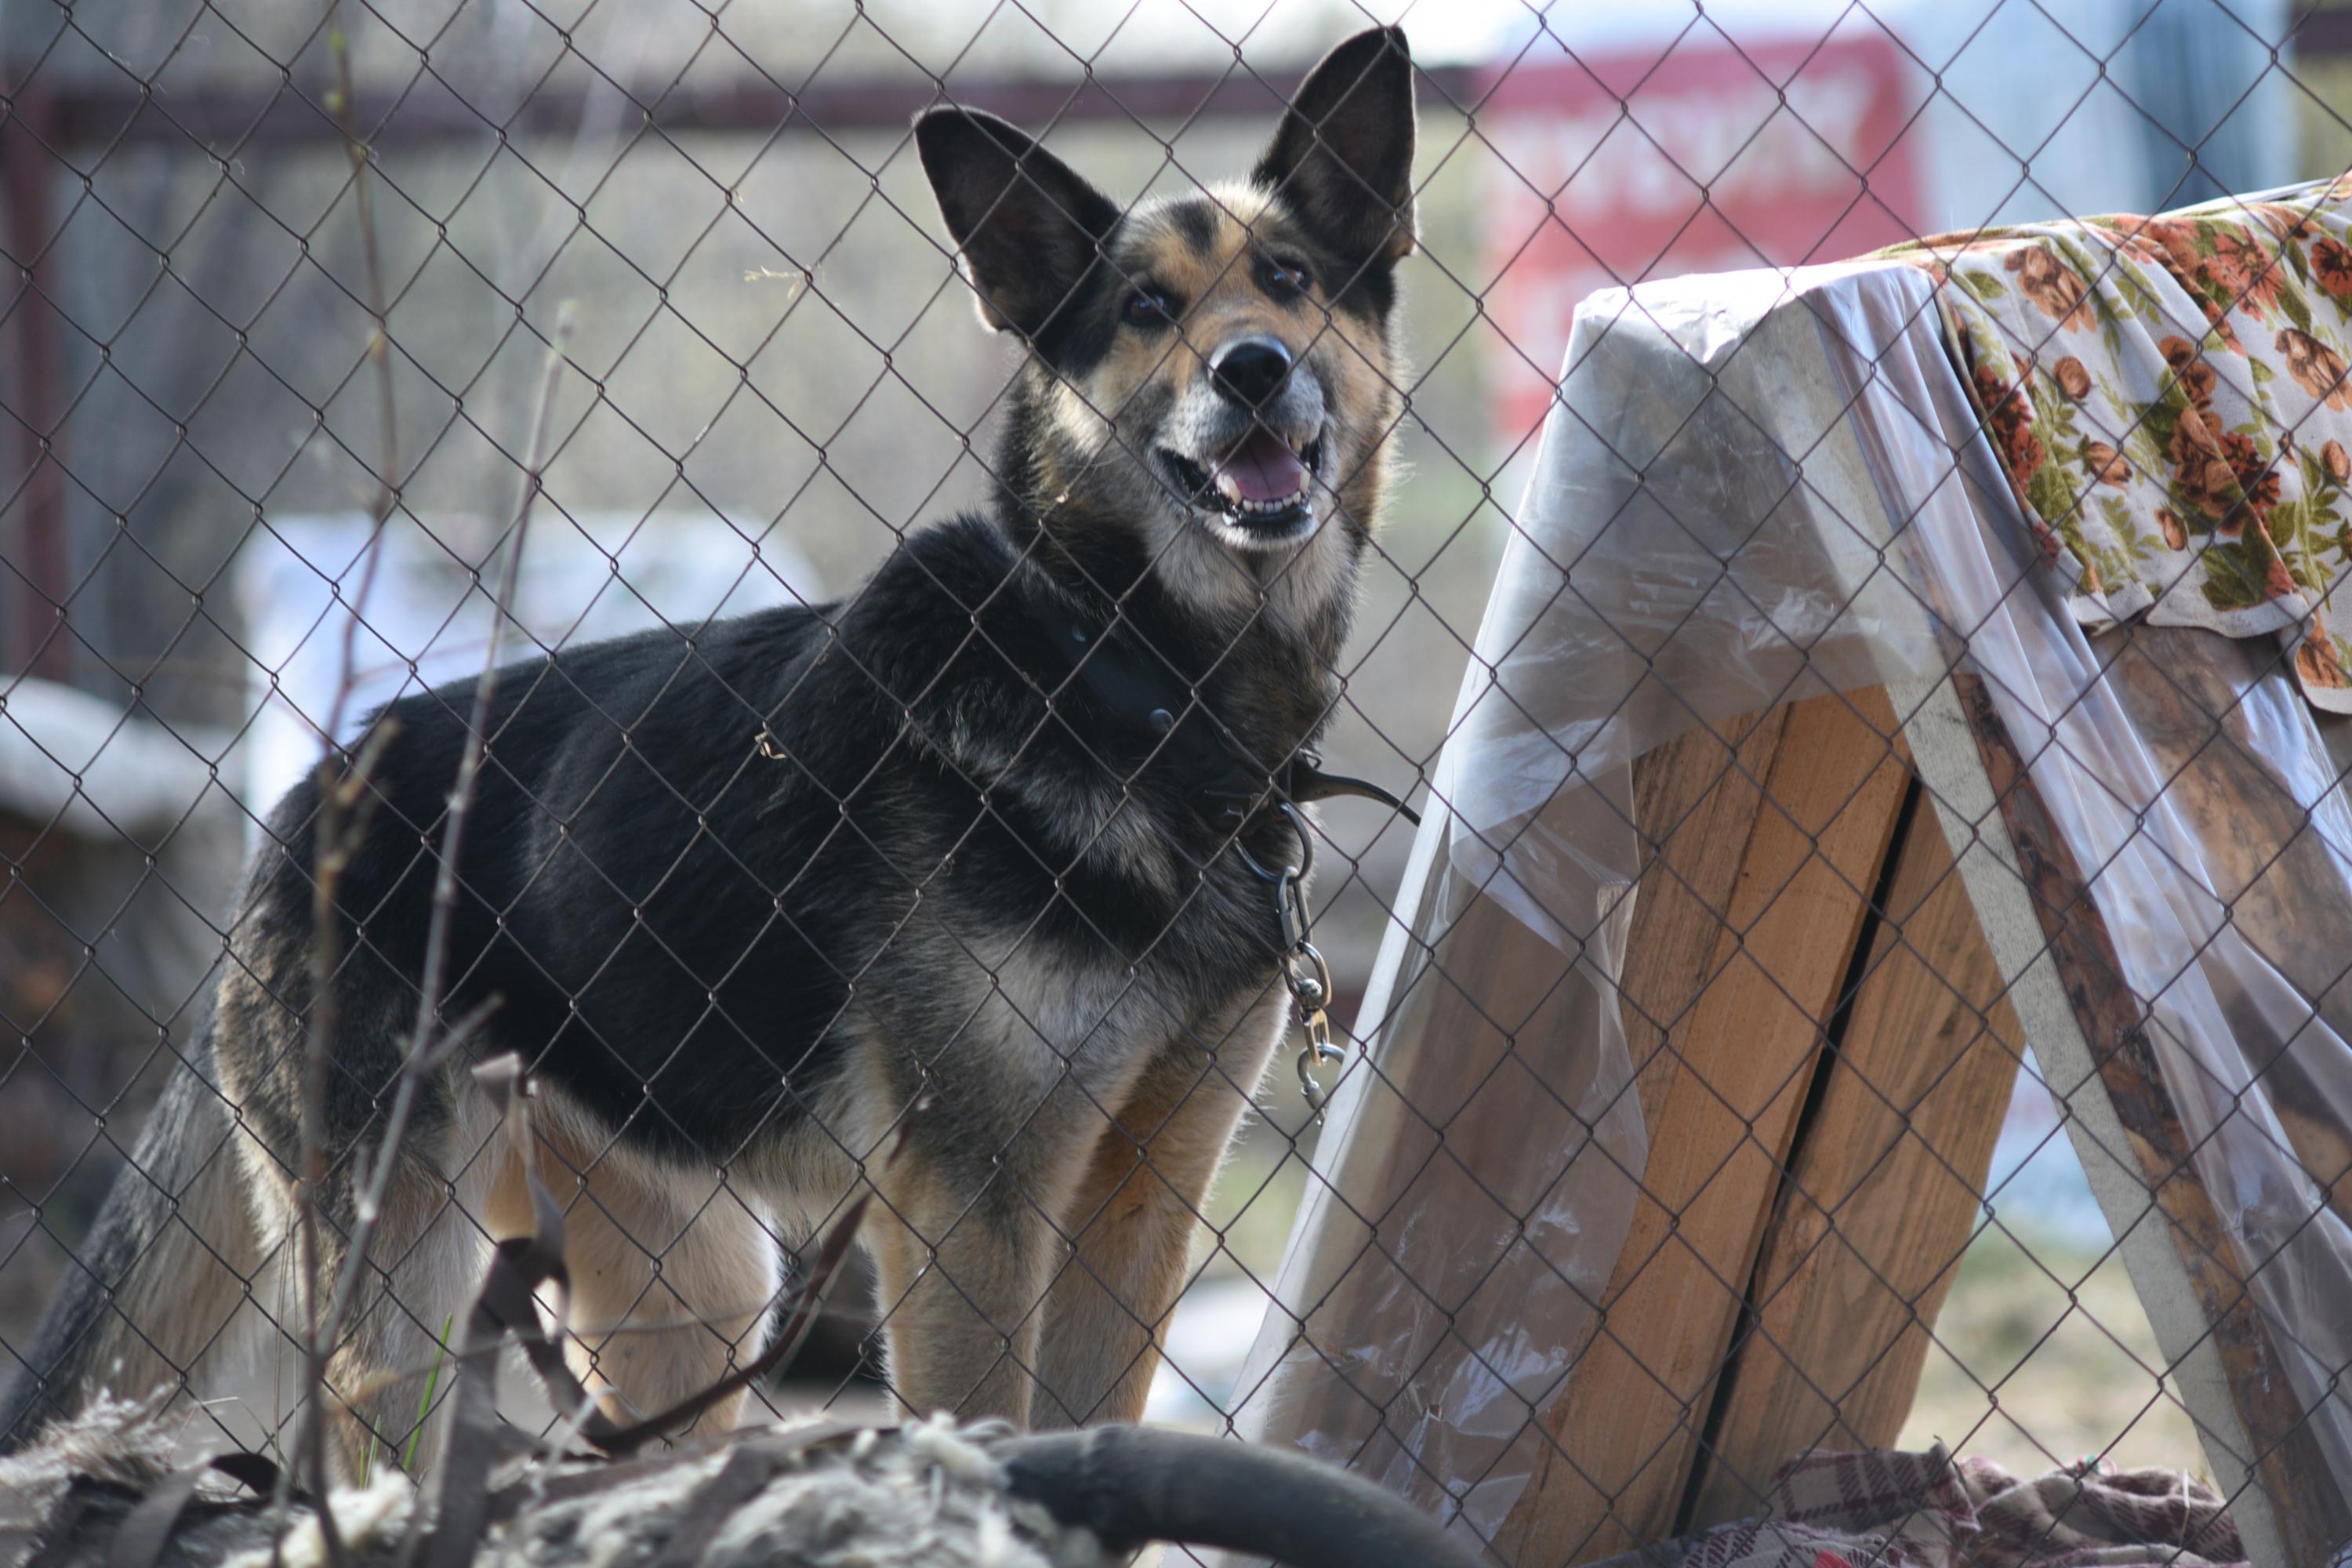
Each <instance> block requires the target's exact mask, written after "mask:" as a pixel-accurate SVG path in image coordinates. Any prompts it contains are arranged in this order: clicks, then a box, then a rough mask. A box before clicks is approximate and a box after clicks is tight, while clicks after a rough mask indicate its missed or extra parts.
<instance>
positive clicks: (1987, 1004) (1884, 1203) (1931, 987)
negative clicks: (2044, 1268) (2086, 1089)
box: [1684, 809, 2024, 1528]
mask: <svg viewBox="0 0 2352 1568" xmlns="http://www.w3.org/2000/svg"><path fill="white" fill-rule="evenodd" d="M1884 914H1885V919H1884V920H1883V921H1881V923H1880V924H1879V925H1878V927H1877V929H1876V931H1875V933H1874V939H1873V942H1872V951H1871V955H1870V958H1869V960H1868V966H1867V968H1866V970H1865V971H1864V974H1863V977H1862V981H1861V984H1859V985H1858V986H1857V987H1856V988H1855V990H1854V993H1853V1001H1852V1002H1851V1003H1850V1004H1849V1005H1848V1012H1847V1015H1846V1020H1845V1026H1844V1030H1843V1037H1842V1038H1841V1041H1840V1044H1839V1047H1838V1049H1837V1051H1836V1052H1835V1054H1834V1058H1833V1059H1832V1061H1831V1062H1830V1063H1829V1065H1828V1066H1827V1068H1826V1069H1825V1071H1824V1074H1823V1081H1822V1085H1821V1087H1820V1089H1819V1090H1818V1093H1819V1100H1818V1103H1817V1106H1816V1109H1815V1110H1814V1111H1813V1112H1812V1114H1811V1116H1810V1117H1809V1118H1808V1119H1807V1121H1806V1123H1805V1126H1804V1128H1803V1132H1802V1136H1801V1140H1800V1142H1799V1143H1798V1145H1797V1147H1796V1149H1795V1150H1794V1152H1793V1154H1792V1158H1791V1162H1790V1173H1789V1177H1788V1179H1787V1180H1786V1181H1785V1182H1784V1183H1783V1184H1781V1188H1780V1196H1779V1199H1778V1201H1777V1203H1776V1204H1775V1205H1774V1209H1773V1215H1772V1221H1771V1226H1770V1229H1769V1231H1768V1233H1767V1234H1766V1237H1765V1240H1764V1245H1763V1248H1762V1251H1761V1253H1760V1254H1759V1258H1758V1259H1757V1264H1756V1271H1755V1285H1754V1288H1753V1290H1752V1292H1751V1301H1752V1303H1753V1307H1754V1313H1755V1316H1754V1325H1755V1326H1754V1331H1751V1332H1750V1333H1749V1334H1748V1336H1747V1337H1746V1339H1745V1342H1743V1343H1742V1344H1741V1345H1740V1346H1739V1347H1738V1352H1737V1354H1738V1361H1737V1363H1736V1370H1735V1371H1734V1373H1733V1374H1732V1378H1731V1384H1732V1386H1731V1388H1730V1389H1729V1391H1728V1393H1727V1395H1723V1396H1719V1399H1718V1409H1719V1414H1718V1416H1717V1423H1716V1426H1715V1430H1714V1431H1713V1432H1712V1433H1710V1434H1709V1436H1708V1441H1707V1448H1708V1452H1706V1454H1703V1455H1702V1456H1701V1458H1700V1464H1701V1467H1702V1471H1703V1474H1702V1478H1701V1480H1700V1484H1699V1489H1698V1493H1697V1500H1696V1507H1695V1508H1694V1510H1692V1513H1691V1517H1690V1518H1689V1519H1688V1520H1687V1521H1684V1525H1685V1528H1699V1527H1703V1526H1706V1525H1710V1524H1718V1523H1721V1522H1723V1521H1726V1520H1731V1519H1738V1518H1741V1517H1743V1516H1745V1515H1748V1514H1752V1513H1754V1512H1756V1511H1757V1510H1758V1508H1759V1505H1760V1503H1761V1501H1762V1494H1763V1489H1764V1488H1765V1487H1766V1486H1767V1485H1769V1482H1770V1480H1771V1478H1772V1475H1773V1474H1774V1472H1775V1471H1776V1470H1778V1469H1779V1468H1780V1465H1781V1464H1782V1463H1783V1462H1785V1461H1786V1460H1788V1459H1790V1458H1794V1457H1795V1456H1797V1455H1799V1454H1801V1453H1803V1452H1805V1451H1806V1450H1808V1449H1811V1448H1816V1447H1832V1448H1875V1447H1892V1446H1893V1444H1894V1443H1895V1438H1896V1437H1897V1436H1899V1435H1900V1433H1901V1431H1902V1429H1903V1423H1904V1421H1905V1419H1906V1417H1907V1416H1908V1415H1909V1414H1910V1410H1911V1401H1912V1396H1913V1395H1914V1394H1916V1392H1917V1389H1918V1384H1919V1373H1920V1370H1921V1368H1922V1367H1923V1366H1924V1365H1925V1363H1926V1360H1927V1349H1928V1332H1927V1331H1928V1330H1929V1329H1930V1328H1932V1327H1933V1326H1934V1324H1935V1321H1936V1314H1937V1310H1938V1309H1939V1308H1941V1307H1942V1305H1943V1301H1944V1297H1945V1294H1946V1293H1947V1292H1948V1290H1949V1289H1950V1288H1951V1284H1952V1279H1953V1278H1954V1275H1955V1272H1956V1269H1957V1267H1958V1263H1959V1258H1960V1254H1961V1253H1962V1251H1964V1250H1965V1249H1966V1248H1967V1247H1968V1244H1969V1238H1970V1237H1972V1236H1973V1235H1974V1234H1975V1227H1976V1221H1977V1217H1978V1215H1979V1212H1980V1209H1979V1203H1980V1198H1981V1195H1982V1194H1983V1192H1984V1184H1985V1179H1986V1175H1987V1173H1988V1172H1989V1171H1990V1168H1991V1164H1992V1152H1993V1144H1994V1142H1995V1141H1996V1140H1997V1139H1998V1138H1999V1137H2000V1125H2001V1120H2002V1116H2003V1114H2004V1112H2005V1111H2006V1110H2007V1109H2008V1105H2009V1097H2010V1091H2011V1086H2012V1085H2013V1084H2014V1083H2015V1081H2016V1079H2017V1071H2018V1063H2019V1059H2020V1056H2021V1051H2022V1048H2023V1044H2024V1036H2023V1034H2022V1032H2021V1029H2020V1028H2019V1026H2018V1022H2017V1018H2016V1015H2015V1014H2014V1013H2013V1012H2011V1008H2010V1005H2009V1001H2008V994H2007V987H2006V986H2005V985H2004V984H2003V983H2002V980H2001V975H2000V968H1999V966H1998V965H1997V964H1996V963H1994V961H1993V957H1992V953H1991V951H1990V949H1989V948H1988V947H1987V946H1986V944H1985V940H1984V935H1983V933H1982V932H1981V931H1979V929H1978V926H1977V916H1976V910H1975V908H1974V906H1973V905H1972V904H1970V902H1969V894H1968V889H1967V887H1966V886H1965V885H1964V884H1963V883H1962V882H1961V880H1960V878H1959V876H1958V871H1957V869H1956V868H1955V867H1954V865H1953V861H1952V852H1951V848H1950V847H1949V846H1948V844H1947V843H1946V842H1945V838H1944V834H1943V830H1942V828H1941V827H1940V826H1938V825H1937V823H1936V821H1935V820H1934V814H1933V813H1932V812H1931V811H1927V810H1924V809H1923V810H1921V811H1920V812H1919V813H1918V815H1917V816H1916V818H1915V820H1914V821H1913V823H1912V825H1911V827H1910V830H1909V831H1908V832H1907V833H1906V835H1905V836H1904V839H1903V842H1902V845H1901V847H1900V848H1899V849H1898V850H1897V853H1896V862H1895V871H1894V875H1893V878H1892V879H1891V881H1890V883H1889V886H1888V888H1887V892H1886V899H1885V908H1884Z"/></svg>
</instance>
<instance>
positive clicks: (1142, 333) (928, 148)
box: [917, 30, 1414, 605]
mask: <svg viewBox="0 0 2352 1568" xmlns="http://www.w3.org/2000/svg"><path fill="white" fill-rule="evenodd" d="M1413 129H1414V113H1413V102H1412V67H1411V62H1410V60H1409V59H1408V58H1407V57H1406V55H1405V52H1404V44H1403V39H1402V35H1401V34H1398V33H1396V32H1394V31H1393V30H1379V31H1374V32H1370V33H1366V34H1363V35H1361V36H1360V37H1356V38H1352V39H1350V40H1349V41H1348V42H1347V43H1345V44H1342V45H1341V46H1340V47H1339V48H1338V49H1336V50H1334V51H1333V52H1332V54H1331V55H1330V56H1329V57H1328V58H1327V59H1326V60H1325V61H1324V62H1323V63H1322V64H1321V65H1320V66H1318V67H1317V68H1316V69H1315V70H1314V71H1313V72H1312V73H1310V75H1309V76H1308V78H1307V80H1306V82H1305V83H1304V84H1303V85H1302V86H1301V88H1300V89H1299V91H1298V94H1297V99H1296V100H1295V101H1294V104H1293V107H1292V109H1291V110H1290V111H1289V113H1288V114H1287V115H1286V117H1285V119H1284V121H1283V123H1282V126H1281V128H1280V130H1279V131H1278V132H1276V136H1275V139H1274V142H1273V143H1272V144H1271V145H1270V146H1269V147H1268V148H1267V150H1266V153H1265V156H1264V158H1263V159H1261V161H1260V162H1259V163H1258V166H1257V167H1256V169H1255V171H1254V172H1253V174H1252V175H1251V178H1250V179H1249V180H1248V181H1247V182H1245V183H1241V184H1232V185H1224V186H1219V187H1216V188H1214V189H1210V190H1202V191H1196V192H1190V193H1187V194H1184V195H1178V196H1173V197H1168V198H1162V199H1160V200H1157V201H1153V202H1150V203H1146V204H1142V205H1138V206H1137V207H1135V208H1134V209H1132V210H1129V211H1121V210H1120V209H1119V208H1118V207H1117V206H1116V205H1114V204H1113V203H1111V202H1110V201H1109V199H1108V198H1107V197H1105V196H1103V195H1101V194H1100V193H1098V192H1097V191H1096V190H1095V189H1094V188H1093V187H1092V186H1090V185H1088V184H1087V183H1086V182H1085V181H1084V180H1082V179H1080V178H1079V177H1078V176H1077V175H1076V174H1074V173H1072V172H1071V171H1070V170H1069V169H1068V168H1067V167H1066V165H1064V164H1062V163H1060V162H1059V161H1058V160H1055V158H1053V157H1052V156H1051V155H1050V154H1048V153H1045V151H1044V150H1043V149H1041V148H1039V147H1037V146H1036V145H1035V143H1034V142H1030V141H1029V140H1028V138H1026V137H1025V136H1023V135H1022V134H1021V133H1020V132H1017V131H1014V130H1013V128H1012V127H1010V126H1008V125H1005V124H1004V123H1003V121H996V120H992V119H990V118H989V117H986V116H982V115H977V114H973V113H971V112H969V111H966V110H938V111H935V112H933V113H931V114H929V115H927V116H925V117H924V119H923V120H922V121H920V122H919V125H918V128H917V132H918V140H919V145H920V148H921V152H922V156H923V162H924V166H925V168H926V170H927V171H928V172H929V175H930V178H931V182H932V186H933V188H934V190H935V191H936V192H937V193H938V195H939V198H940V208H941V211H942V212H943V213H944V214H945V216H946V217H947V220H948V225H949V228H950V232H951V233H952V234H953V235H954V237H955V239H956V242H957V246H958V247H959V250H960V251H961V257H962V259H963V263H964V266H965V268H966V269H967V270H968V272H969V274H970V276H971V280H972V283H973V286H974V288H975V289H976V290H977V292H978V294H979V297H980V308H981V315H982V320H983V321H987V322H988V323H989V324H990V325H992V326H993V327H996V328H998V329H999V330H1002V331H1012V332H1014V333H1017V334H1018V335H1019V336H1020V337H1021V338H1022V339H1023V340H1024V342H1026V343H1027V345H1028V347H1029V351H1030V363H1029V365H1028V367H1027V368H1026V369H1025V371H1024V382H1023V384H1022V395H1021V396H1020V397H1018V398H1017V399H1016V403H1015V409H1014V413H1013V421H1014V426H1015V427H1014V428H1013V431H1012V432H1011V437H1012V438H1011V439H1010V440H1009V441H1008V443H1007V450H1008V452H1010V453H1011V454H1013V461H1014V462H1015V463H1016V464H1017V465H1018V466H1019V467H1020V468H1021V469H1022V471H1021V472H1020V473H1019V474H1017V475H1014V476H1010V477H1008V479H1007V486H1008V489H1010V490H1012V491H1013V494H1014V495H1015V497H1016V499H1017V501H1018V503H1019V504H1020V505H1021V506H1022V507H1023V508H1024V509H1025V510H1027V511H1029V512H1031V513H1033V514H1034V515H1035V516H1037V517H1038V518H1039V519H1040V521H1041V523H1042V525H1043V526H1045V527H1047V528H1048V529H1051V530H1053V531H1055V534H1056V537H1057V538H1062V539H1065V540H1067V539H1068V538H1069V537H1070V535H1071V534H1073V533H1075V532H1076V531H1079V530H1092V531H1096V532H1097V534H1100V533H1103V532H1105V531H1121V532H1126V533H1130V534H1133V535H1135V537H1134V538H1133V539H1132V541H1131V542H1132V545H1133V546H1134V548H1135V549H1136V550H1137V551H1138V552H1140V554H1141V555H1142V556H1143V557H1144V558H1145V559H1147V560H1148V561H1149V562H1150V569H1151V570H1152V571H1153V572H1155V573H1156V574H1157V575H1158V576H1159V577H1160V580H1161V581H1162V582H1163V583H1164V584H1168V585H1169V586H1171V588H1173V589H1174V590H1175V591H1176V592H1177V593H1178V595H1179V596H1180V597H1182V598H1184V599H1187V600H1192V601H1195V602H1202V601H1205V602H1207V603H1208V604H1211V605H1216V604H1221V603H1227V604H1230V603H1238V602H1240V601H1242V600H1244V599H1247V598H1251V597H1254V596H1256V595H1261V594H1263V593H1264V592H1265V589H1266V588H1267V587H1268V586H1269V585H1272V584H1279V585H1281V587H1282V588H1283V589H1284V590H1285V591H1286V596H1292V597H1297V596H1300V595H1303V596H1304V597H1305V598H1306V599H1307V601H1309V602H1310V603H1311V602H1313V601H1315V600H1318V599H1320V598H1324V597H1328V596H1329V595H1333V594H1340V593H1344V586H1345V582H1344V580H1345V579H1346V578H1347V576H1348V575H1349V574H1348V572H1347V570H1346V568H1347V567H1349V565H1351V564H1352V563H1353V561H1354V559H1355V556H1356V553H1357V552H1358V551H1360V548H1361V546H1362V543H1363V542H1364V540H1365V538H1366V537H1368V535H1369V532H1370V528H1371V526H1372V524H1373V521H1374V520H1375V518H1376V515H1377V511H1378V507H1379V502H1380V499H1381V491H1382V489H1383V486H1384V483H1385V479H1386V470H1385V458H1386V453H1387V441H1388V437H1389V435H1390V434H1391V430H1392V428H1393V426H1394V425H1395V423H1396V419H1397V414H1398V406H1399V402H1400V398H1399V395H1398V393H1397V391H1396V383H1397V380H1398V379H1399V376H1398V371H1397V367H1396V365H1395V363H1393V355H1394V351H1393V349H1392V347H1391V317H1392V315H1393V312H1394V304H1395V280H1394V277H1393V272H1394V268H1395V265H1396V263H1397V261H1398V260H1399V259H1400V258H1402V257H1403V256H1404V255H1405V254H1407V253H1408V252H1409V251H1410V250H1411V249H1412V238H1413V236H1412V185H1411V179H1412V149H1413ZM1073 525H1075V526H1073ZM1094 542H1095V543H1103V542H1104V541H1102V540H1100V539H1097V540H1096V541H1094ZM1084 547H1085V546H1084V543H1081V544H1080V545H1079V546H1077V548H1079V549H1080V550H1081V551H1083V549H1084Z"/></svg>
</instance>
